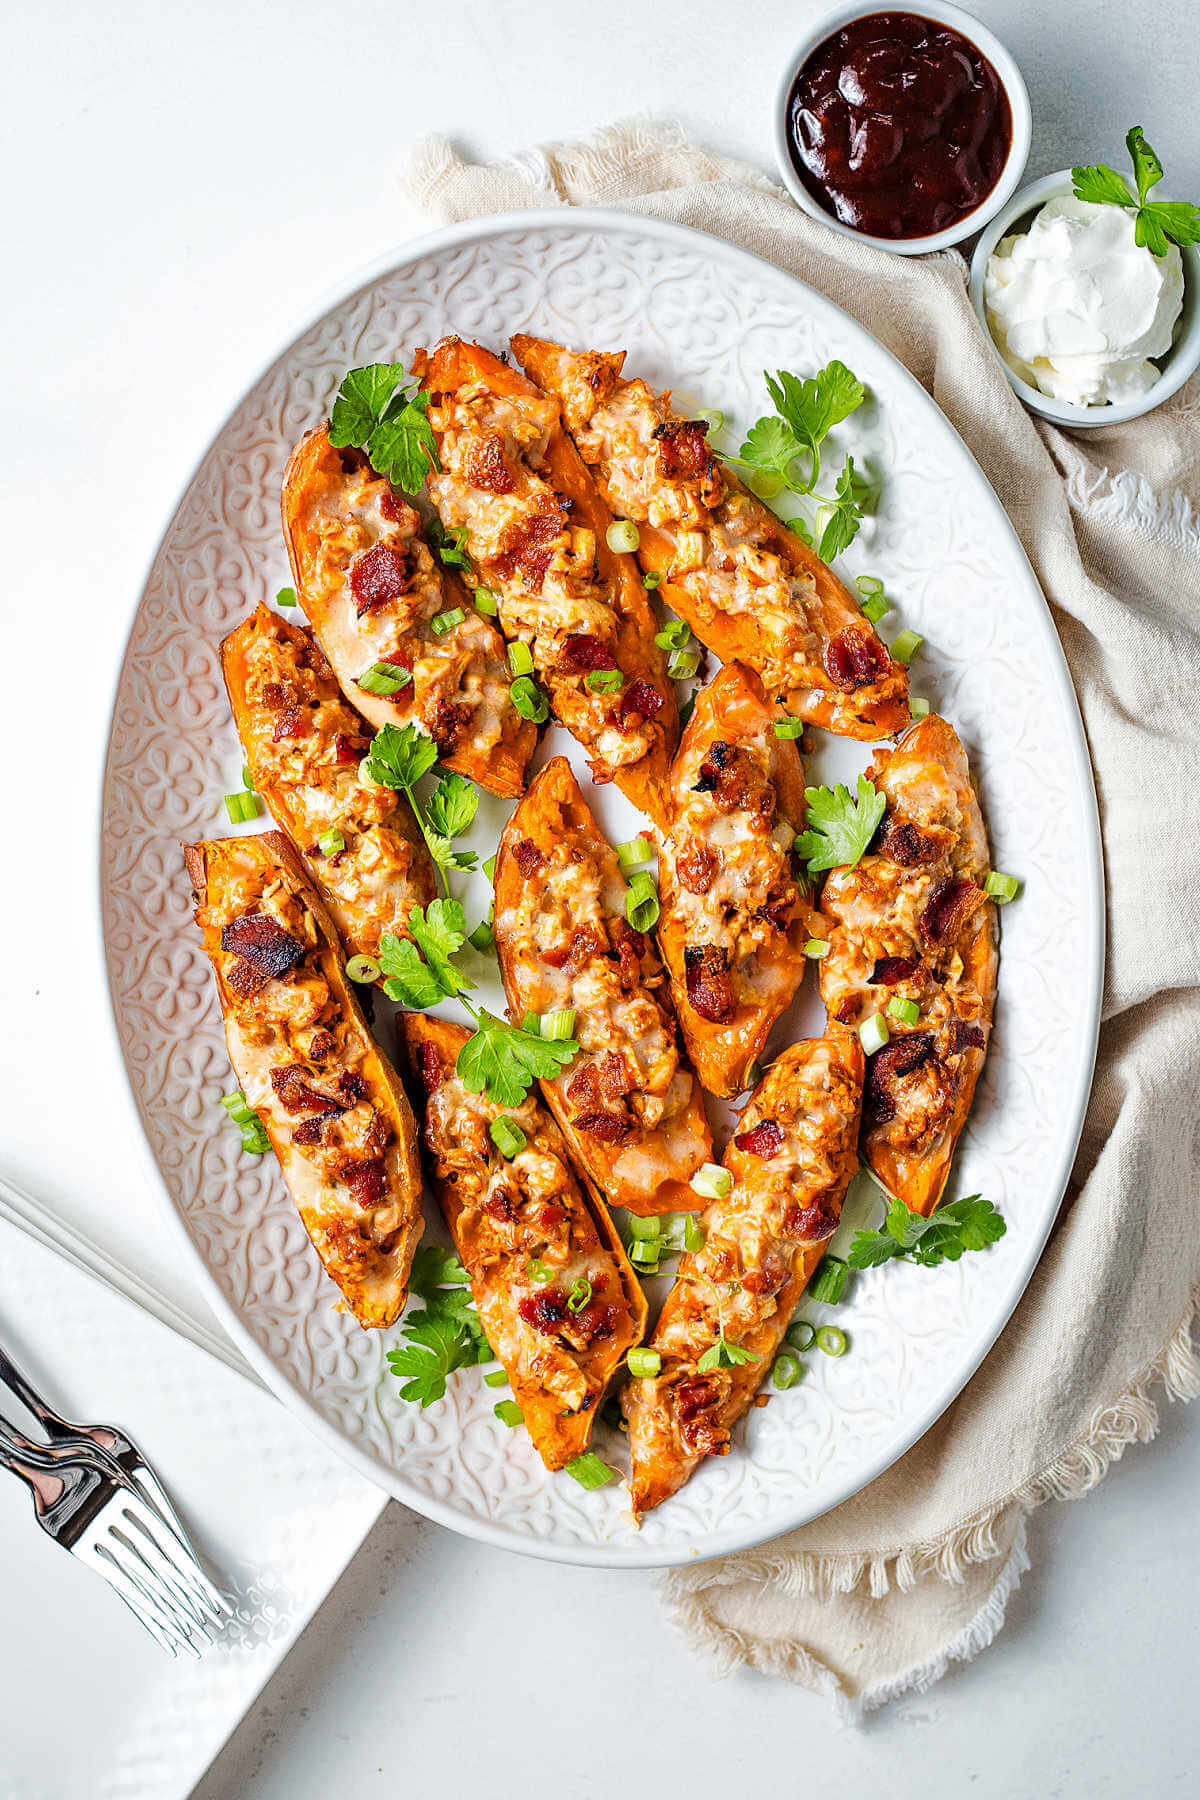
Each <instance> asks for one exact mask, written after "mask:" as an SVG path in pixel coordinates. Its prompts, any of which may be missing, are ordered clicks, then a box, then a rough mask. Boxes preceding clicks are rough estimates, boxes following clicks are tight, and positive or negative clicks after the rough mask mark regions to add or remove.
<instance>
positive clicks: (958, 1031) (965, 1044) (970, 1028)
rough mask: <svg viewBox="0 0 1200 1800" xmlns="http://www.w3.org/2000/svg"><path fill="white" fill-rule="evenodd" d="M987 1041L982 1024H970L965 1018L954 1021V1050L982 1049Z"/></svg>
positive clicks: (957, 1051)
mask: <svg viewBox="0 0 1200 1800" xmlns="http://www.w3.org/2000/svg"><path fill="white" fill-rule="evenodd" d="M986 1043H987V1038H986V1037H985V1036H984V1031H983V1026H982V1025H969V1024H967V1023H966V1021H965V1020H963V1019H955V1021H954V1050H955V1052H956V1053H959V1052H961V1051H963V1050H982V1049H983V1047H984V1045H985V1044H986Z"/></svg>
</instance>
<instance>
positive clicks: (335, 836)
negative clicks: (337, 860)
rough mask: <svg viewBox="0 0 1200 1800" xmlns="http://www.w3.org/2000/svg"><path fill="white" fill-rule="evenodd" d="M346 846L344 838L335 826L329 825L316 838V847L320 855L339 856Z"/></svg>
mask: <svg viewBox="0 0 1200 1800" xmlns="http://www.w3.org/2000/svg"><path fill="white" fill-rule="evenodd" d="M345 848H346V840H345V838H344V837H343V836H342V834H341V832H340V831H339V830H338V829H337V827H336V826H334V825H331V826H330V827H329V829H328V830H327V831H323V832H322V833H321V835H320V837H319V838H318V839H317V849H318V850H319V851H320V852H321V855H322V856H340V855H341V853H342V851H343V850H344V849H345Z"/></svg>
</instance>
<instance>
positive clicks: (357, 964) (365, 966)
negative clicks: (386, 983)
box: [346, 956, 380, 987]
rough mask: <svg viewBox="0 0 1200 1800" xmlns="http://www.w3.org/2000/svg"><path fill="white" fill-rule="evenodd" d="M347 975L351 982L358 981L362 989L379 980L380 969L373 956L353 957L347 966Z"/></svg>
mask: <svg viewBox="0 0 1200 1800" xmlns="http://www.w3.org/2000/svg"><path fill="white" fill-rule="evenodd" d="M346 973H347V975H348V976H349V977H350V979H351V981H357V982H358V984H359V986H360V987H362V986H364V985H366V984H367V983H369V982H372V981H378V980H379V976H380V968H379V964H378V963H377V962H376V961H375V958H374V957H373V956H352V957H351V958H350V961H349V962H348V963H347V964H346Z"/></svg>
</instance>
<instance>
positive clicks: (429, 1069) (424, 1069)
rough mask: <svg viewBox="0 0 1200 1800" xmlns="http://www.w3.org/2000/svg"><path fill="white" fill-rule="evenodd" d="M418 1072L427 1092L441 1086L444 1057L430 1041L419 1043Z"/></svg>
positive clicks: (431, 1091) (430, 1092)
mask: <svg viewBox="0 0 1200 1800" xmlns="http://www.w3.org/2000/svg"><path fill="white" fill-rule="evenodd" d="M417 1072H418V1074H419V1075H420V1077H421V1086H422V1087H423V1088H424V1089H425V1092H426V1093H427V1094H432V1093H433V1092H434V1090H435V1089H436V1088H438V1087H440V1086H441V1082H442V1059H441V1057H440V1056H439V1055H438V1053H437V1050H436V1049H435V1048H434V1046H433V1045H432V1044H430V1043H422V1044H418V1045H417Z"/></svg>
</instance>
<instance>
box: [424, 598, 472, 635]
mask: <svg viewBox="0 0 1200 1800" xmlns="http://www.w3.org/2000/svg"><path fill="white" fill-rule="evenodd" d="M466 616H467V615H466V613H465V612H464V611H463V609H462V607H461V606H452V607H451V608H450V610H449V611H448V612H440V613H434V615H433V617H432V619H430V621H429V628H430V630H431V631H432V632H433V635H434V636H435V637H445V635H446V633H447V632H448V631H453V630H454V627H455V626H456V625H461V624H462V622H463V620H464V619H465V618H466Z"/></svg>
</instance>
